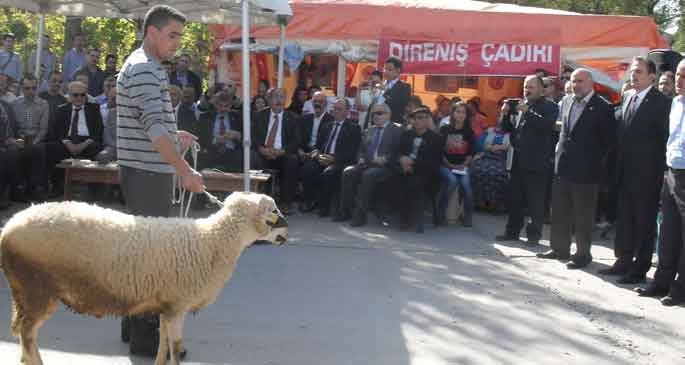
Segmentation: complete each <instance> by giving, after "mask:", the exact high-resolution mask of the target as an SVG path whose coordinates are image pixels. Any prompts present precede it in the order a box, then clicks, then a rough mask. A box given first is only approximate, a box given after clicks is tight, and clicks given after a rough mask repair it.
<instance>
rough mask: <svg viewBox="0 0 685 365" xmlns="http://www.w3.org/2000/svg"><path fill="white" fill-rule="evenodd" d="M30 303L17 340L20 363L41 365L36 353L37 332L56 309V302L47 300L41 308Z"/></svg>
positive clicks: (37, 352)
mask: <svg viewBox="0 0 685 365" xmlns="http://www.w3.org/2000/svg"><path fill="white" fill-rule="evenodd" d="M36 304H38V303H36V302H33V303H31V305H30V308H29V311H27V314H26V315H25V316H24V318H23V320H22V323H21V329H20V334H19V339H20V342H21V351H22V355H21V361H22V363H24V364H26V365H43V360H42V359H41V357H40V352H39V351H38V330H39V329H40V327H41V326H42V325H43V323H45V321H47V320H48V318H50V316H51V315H52V314H53V313H54V312H55V310H56V309H57V301H55V300H52V299H48V300H47V303H46V304H45V306H44V307H43V308H40V307H39V306H36Z"/></svg>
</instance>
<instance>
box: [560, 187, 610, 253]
mask: <svg viewBox="0 0 685 365" xmlns="http://www.w3.org/2000/svg"><path fill="white" fill-rule="evenodd" d="M598 190H599V185H598V184H578V183H574V182H571V181H569V180H567V179H565V178H562V177H557V178H556V180H555V181H554V186H553V193H552V195H553V196H552V231H551V239H550V246H552V249H553V250H554V251H556V252H557V253H559V254H560V255H563V256H568V255H569V254H570V251H571V236H572V235H573V234H574V233H575V236H576V248H577V250H576V255H578V256H589V255H590V249H591V247H592V228H593V226H594V222H595V210H596V209H597V192H598Z"/></svg>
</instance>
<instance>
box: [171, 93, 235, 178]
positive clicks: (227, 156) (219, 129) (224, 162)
mask: <svg viewBox="0 0 685 365" xmlns="http://www.w3.org/2000/svg"><path fill="white" fill-rule="evenodd" d="M232 104H233V100H232V98H231V96H230V95H229V94H228V93H226V92H221V93H219V94H217V95H216V96H215V97H214V109H211V110H210V111H208V112H206V113H202V114H200V122H199V123H198V124H199V126H198V128H197V129H196V130H194V131H193V130H190V131H191V132H192V133H197V134H196V135H197V136H198V137H199V139H200V140H199V142H200V146H201V148H202V150H203V151H204V150H206V154H207V156H206V163H205V164H203V165H205V166H209V167H212V168H218V169H220V170H222V171H225V172H242V171H243V149H242V148H241V147H242V144H241V141H242V139H243V134H242V132H243V119H242V117H241V115H240V113H238V112H234V111H232V110H231V107H232ZM179 126H180V123H179ZM186 130H188V129H186ZM205 166H203V167H205Z"/></svg>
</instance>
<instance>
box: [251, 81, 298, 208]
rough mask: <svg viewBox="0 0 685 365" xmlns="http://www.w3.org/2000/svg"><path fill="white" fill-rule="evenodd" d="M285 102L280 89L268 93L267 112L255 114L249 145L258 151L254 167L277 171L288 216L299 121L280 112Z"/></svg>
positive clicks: (292, 188) (295, 180)
mask: <svg viewBox="0 0 685 365" xmlns="http://www.w3.org/2000/svg"><path fill="white" fill-rule="evenodd" d="M285 99H286V95H285V90H284V89H282V88H276V89H271V90H269V91H268V92H267V100H268V102H269V108H266V109H264V110H261V111H259V112H257V113H256V114H255V117H254V128H253V130H252V132H253V134H252V143H253V146H254V148H255V149H256V150H257V156H256V159H257V161H256V165H257V166H259V167H260V168H264V169H271V170H277V171H278V178H279V181H280V203H281V204H280V209H281V212H283V213H284V214H289V213H290V207H291V205H292V202H293V199H294V197H295V189H296V188H297V178H298V175H299V173H298V172H299V160H298V157H297V149H298V147H299V146H300V136H299V134H300V133H299V130H298V129H299V127H298V124H299V123H300V121H299V120H298V117H297V116H296V115H295V114H293V113H290V112H288V111H285V110H283V105H284V103H285Z"/></svg>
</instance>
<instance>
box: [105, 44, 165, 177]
mask: <svg viewBox="0 0 685 365" xmlns="http://www.w3.org/2000/svg"><path fill="white" fill-rule="evenodd" d="M176 129H177V125H176V117H175V115H174V108H173V107H172V106H171V97H170V96H169V79H168V77H167V74H166V71H165V70H164V68H163V67H162V66H161V65H160V64H159V62H157V60H155V59H154V58H152V57H151V56H148V55H147V54H145V51H144V50H143V48H139V49H137V50H135V51H134V52H133V53H131V55H130V56H129V57H128V58H127V59H126V62H124V65H123V66H122V67H121V72H120V73H119V77H118V78H117V157H118V160H119V164H120V165H122V166H128V167H132V168H137V169H141V170H147V171H153V172H161V173H170V174H171V173H174V168H173V167H172V166H171V165H169V164H168V163H167V162H166V161H165V160H164V158H163V157H162V155H161V154H160V153H159V152H158V151H157V150H156V149H155V147H154V146H153V145H152V142H153V141H155V140H157V138H159V137H161V136H163V135H171V136H172V140H174V141H176V144H177V145H178V142H177V139H176Z"/></svg>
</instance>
